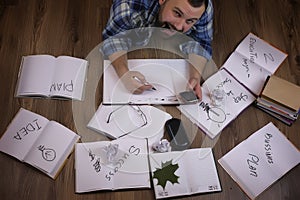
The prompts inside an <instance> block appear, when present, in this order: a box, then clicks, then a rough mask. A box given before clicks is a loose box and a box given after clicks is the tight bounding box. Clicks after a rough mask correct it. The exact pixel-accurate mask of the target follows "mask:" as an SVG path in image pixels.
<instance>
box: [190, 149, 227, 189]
mask: <svg viewBox="0 0 300 200" xmlns="http://www.w3.org/2000/svg"><path fill="white" fill-rule="evenodd" d="M185 164H186V165H185V170H186V175H187V177H188V178H187V179H188V184H189V187H190V192H191V193H197V192H216V191H221V184H220V181H219V177H218V172H217V168H216V164H215V160H214V156H213V153H212V149H211V148H201V149H191V150H190V151H188V152H186V158H185ZM195 173H197V177H196V175H195Z"/></svg>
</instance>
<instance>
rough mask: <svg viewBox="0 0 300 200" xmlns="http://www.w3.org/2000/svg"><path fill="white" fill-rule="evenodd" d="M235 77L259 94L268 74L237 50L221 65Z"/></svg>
mask: <svg viewBox="0 0 300 200" xmlns="http://www.w3.org/2000/svg"><path fill="white" fill-rule="evenodd" d="M222 67H224V68H226V69H227V70H228V71H229V72H230V73H231V74H232V75H233V76H234V77H236V78H237V79H238V80H239V82H240V83H241V84H243V86H245V87H246V88H248V89H249V90H250V91H251V92H253V93H254V94H256V95H259V94H260V92H261V90H262V88H263V86H264V83H265V81H266V79H267V77H268V76H269V75H270V72H269V71H266V70H265V69H264V68H263V67H260V66H259V65H257V64H255V63H252V62H250V60H249V59H248V58H246V57H244V56H242V55H241V54H239V53H237V52H233V53H232V54H231V55H230V57H229V58H228V59H227V60H226V62H225V64H224V65H223V66H222Z"/></svg>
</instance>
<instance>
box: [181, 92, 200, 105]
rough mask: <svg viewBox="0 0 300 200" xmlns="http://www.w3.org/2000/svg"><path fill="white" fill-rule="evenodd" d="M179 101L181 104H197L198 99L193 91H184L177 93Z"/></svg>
mask: <svg viewBox="0 0 300 200" xmlns="http://www.w3.org/2000/svg"><path fill="white" fill-rule="evenodd" d="M179 99H180V100H181V102H182V103H196V102H198V98H197V96H196V94H195V93H194V91H192V90H190V91H184V92H180V93H179Z"/></svg>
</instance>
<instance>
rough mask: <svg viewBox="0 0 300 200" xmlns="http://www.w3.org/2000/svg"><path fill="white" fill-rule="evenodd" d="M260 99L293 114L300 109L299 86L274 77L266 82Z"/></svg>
mask: <svg viewBox="0 0 300 200" xmlns="http://www.w3.org/2000/svg"><path fill="white" fill-rule="evenodd" d="M261 97H262V98H264V99H268V100H272V101H274V102H276V103H277V104H279V105H281V106H285V107H287V108H289V109H291V110H292V111H294V112H295V113H297V112H298V111H299V108H300V86H298V85H296V84H293V83H291V82H289V81H286V80H284V79H281V78H279V77H276V76H274V75H272V76H270V78H269V79H268V80H267V83H266V85H265V87H264V89H263V91H262V93H261Z"/></svg>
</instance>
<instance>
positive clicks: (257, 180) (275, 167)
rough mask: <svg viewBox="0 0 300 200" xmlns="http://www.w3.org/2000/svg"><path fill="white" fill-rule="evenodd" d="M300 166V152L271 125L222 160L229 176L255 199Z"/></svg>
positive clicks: (242, 143)
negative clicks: (288, 172)
mask: <svg viewBox="0 0 300 200" xmlns="http://www.w3.org/2000/svg"><path fill="white" fill-rule="evenodd" d="M299 162H300V153H299V151H298V150H297V149H296V148H295V147H294V146H292V145H291V143H290V142H288V141H287V139H286V138H284V136H282V133H280V132H279V131H278V130H277V128H275V126H274V125H273V124H271V123H269V124H268V125H266V126H265V127H263V128H262V129H260V130H258V131H257V132H255V133H254V134H253V135H251V136H250V137H249V138H248V139H246V140H245V141H243V142H241V143H240V144H239V145H237V146H236V147H234V148H233V149H232V150H231V151H229V152H228V153H227V154H225V155H224V156H223V157H222V158H221V159H220V160H219V163H220V164H221V165H222V167H223V168H224V169H225V170H226V171H227V173H228V174H229V175H230V176H231V177H232V178H233V179H234V180H235V181H236V182H237V183H238V184H239V185H240V186H241V188H242V189H243V190H244V191H245V192H246V193H247V195H248V196H249V197H250V198H252V199H254V198H255V197H257V196H258V195H259V194H260V193H262V192H263V191H264V190H265V189H267V188H268V187H269V186H270V185H271V184H272V183H274V182H275V181H276V180H278V179H279V178H280V177H282V176H283V175H284V174H285V173H286V172H287V171H289V170H290V169H292V168H293V167H295V166H296V165H297V164H299Z"/></svg>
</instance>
